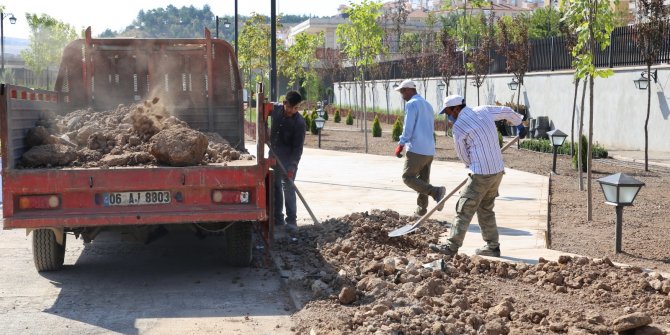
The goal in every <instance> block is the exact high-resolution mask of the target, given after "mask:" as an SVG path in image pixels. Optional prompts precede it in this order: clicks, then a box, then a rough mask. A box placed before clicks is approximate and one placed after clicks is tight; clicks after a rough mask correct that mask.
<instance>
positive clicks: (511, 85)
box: [507, 78, 519, 91]
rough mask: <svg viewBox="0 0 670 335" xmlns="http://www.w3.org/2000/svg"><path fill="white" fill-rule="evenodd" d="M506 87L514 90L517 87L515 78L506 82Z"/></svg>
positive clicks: (517, 83)
mask: <svg viewBox="0 0 670 335" xmlns="http://www.w3.org/2000/svg"><path fill="white" fill-rule="evenodd" d="M507 87H509V89H510V90H512V91H516V89H517V88H519V82H518V81H516V78H512V81H510V82H509V83H507Z"/></svg>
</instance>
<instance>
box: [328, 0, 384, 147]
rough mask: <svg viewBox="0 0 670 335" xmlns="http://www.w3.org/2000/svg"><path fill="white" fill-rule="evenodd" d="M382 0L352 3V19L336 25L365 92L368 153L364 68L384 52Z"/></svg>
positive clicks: (366, 126)
mask: <svg viewBox="0 0 670 335" xmlns="http://www.w3.org/2000/svg"><path fill="white" fill-rule="evenodd" d="M381 7H382V5H381V3H379V2H372V1H369V0H363V1H362V2H361V3H359V4H355V3H350V8H349V9H348V10H347V12H346V13H347V14H348V15H349V22H348V23H347V24H340V25H338V26H337V30H336V33H337V41H338V43H340V45H341V46H342V50H343V52H344V53H345V54H346V55H347V57H349V59H351V60H352V62H353V63H354V65H355V66H356V67H358V68H359V78H358V79H359V80H360V85H361V92H362V97H361V98H362V99H361V101H362V103H363V123H364V125H365V127H364V134H365V153H367V152H368V120H367V109H366V106H365V70H366V69H367V67H368V66H370V64H372V63H374V62H375V57H376V56H377V55H379V54H380V53H382V52H383V48H384V46H383V44H382V35H383V33H384V31H383V29H382V28H381V26H380V25H379V23H378V18H379V16H380V11H379V10H380V9H381Z"/></svg>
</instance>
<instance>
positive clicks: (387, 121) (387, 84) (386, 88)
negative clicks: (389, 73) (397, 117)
mask: <svg viewBox="0 0 670 335" xmlns="http://www.w3.org/2000/svg"><path fill="white" fill-rule="evenodd" d="M390 84H391V83H390V82H389V81H387V82H386V85H384V92H386V123H389V120H390V119H391V112H390V111H389V86H390Z"/></svg>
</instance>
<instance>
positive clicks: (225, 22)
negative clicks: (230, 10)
mask: <svg viewBox="0 0 670 335" xmlns="http://www.w3.org/2000/svg"><path fill="white" fill-rule="evenodd" d="M221 19H223V27H224V28H226V29H228V28H230V21H229V20H228V18H227V17H226V18H219V16H218V15H217V16H216V38H217V39H218V38H219V21H221Z"/></svg>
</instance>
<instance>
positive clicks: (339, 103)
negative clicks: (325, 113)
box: [337, 83, 342, 109]
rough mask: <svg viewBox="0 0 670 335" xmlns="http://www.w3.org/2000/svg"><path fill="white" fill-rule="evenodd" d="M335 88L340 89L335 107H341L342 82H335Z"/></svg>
mask: <svg viewBox="0 0 670 335" xmlns="http://www.w3.org/2000/svg"><path fill="white" fill-rule="evenodd" d="M337 88H338V89H339V90H340V95H339V96H338V97H337V103H338V108H337V109H342V83H339V84H337Z"/></svg>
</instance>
